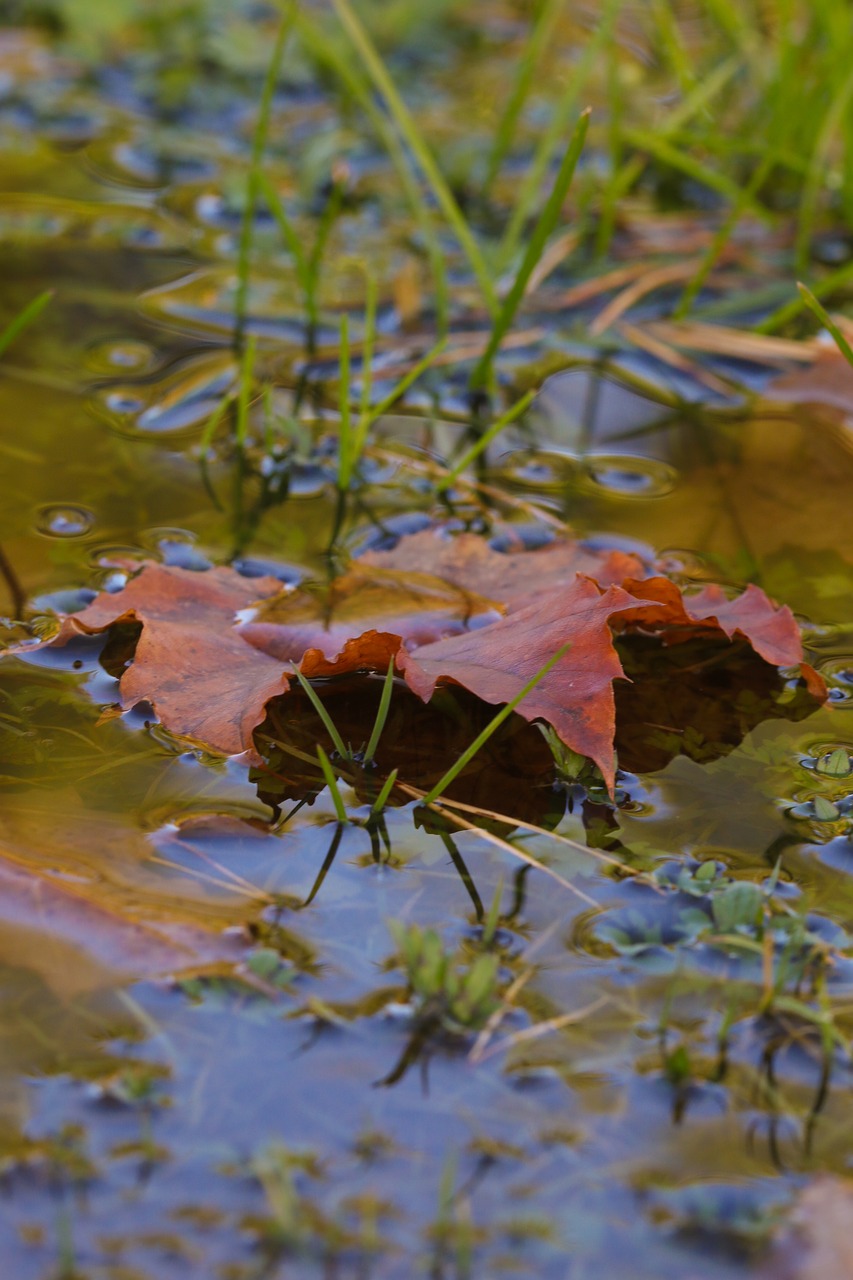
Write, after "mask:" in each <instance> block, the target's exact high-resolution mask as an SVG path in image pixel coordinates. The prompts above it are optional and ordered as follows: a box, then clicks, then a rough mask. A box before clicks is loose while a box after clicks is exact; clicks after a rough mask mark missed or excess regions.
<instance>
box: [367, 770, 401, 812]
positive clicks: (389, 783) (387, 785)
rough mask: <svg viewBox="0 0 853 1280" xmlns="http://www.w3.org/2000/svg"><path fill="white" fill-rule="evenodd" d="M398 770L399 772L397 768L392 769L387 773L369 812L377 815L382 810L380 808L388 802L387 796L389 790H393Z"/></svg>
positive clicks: (389, 792)
mask: <svg viewBox="0 0 853 1280" xmlns="http://www.w3.org/2000/svg"><path fill="white" fill-rule="evenodd" d="M398 772H399V770H398V769H392V770H391V772H390V773H389V774H388V777H387V778H386V779H385V781H384V782H383V784H382V790H381V791H380V792H379V795H378V796H377V797H376V799H375V800H374V801H373V808H372V809H371V810H370V812H371V814H373V815H375V816H378V815H379V814H380V813H381V812H382V810H383V809H384V808H385V806H386V804H387V803H388V797H389V796H390V794H391V792H392V791H393V790H394V787H395V785H396V783H397V774H398Z"/></svg>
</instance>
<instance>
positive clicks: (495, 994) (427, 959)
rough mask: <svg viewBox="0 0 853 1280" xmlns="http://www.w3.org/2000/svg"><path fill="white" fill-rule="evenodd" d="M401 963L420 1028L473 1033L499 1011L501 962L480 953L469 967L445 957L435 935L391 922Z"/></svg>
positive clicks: (490, 954)
mask: <svg viewBox="0 0 853 1280" xmlns="http://www.w3.org/2000/svg"><path fill="white" fill-rule="evenodd" d="M388 928H389V929H390V930H391V934H392V936H393V938H394V941H395V943H396V944H397V954H398V958H399V963H400V965H401V966H402V968H403V969H404V971H405V973H406V978H407V981H408V985H409V988H410V990H411V993H412V997H413V999H414V1003H415V1007H416V1013H415V1016H416V1018H417V1019H418V1020H419V1021H421V1022H426V1021H430V1022H438V1023H440V1024H441V1025H442V1026H443V1027H444V1028H445V1029H446V1030H448V1031H456V1032H459V1031H465V1032H467V1031H476V1030H479V1028H481V1027H483V1026H484V1025H485V1023H486V1022H487V1021H488V1019H489V1018H490V1017H491V1015H492V1014H493V1013H494V1012H495V1010H496V1009H497V1008H498V1007H499V1005H500V996H499V985H500V958H499V957H498V956H497V955H495V954H494V953H492V952H481V953H480V954H479V955H477V956H475V958H474V959H473V960H472V961H471V962H470V964H468V965H462V964H460V962H459V960H458V958H457V957H456V956H454V955H453V954H451V953H449V952H447V951H445V949H444V947H443V945H442V941H441V938H440V937H439V935H438V934H437V933H436V932H435V930H434V929H421V928H419V926H418V925H416V924H410V925H405V924H403V923H401V922H400V921H398V920H389V922H388Z"/></svg>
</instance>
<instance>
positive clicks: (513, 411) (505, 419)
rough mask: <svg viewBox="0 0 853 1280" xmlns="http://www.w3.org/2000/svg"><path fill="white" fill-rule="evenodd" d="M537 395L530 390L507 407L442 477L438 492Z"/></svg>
mask: <svg viewBox="0 0 853 1280" xmlns="http://www.w3.org/2000/svg"><path fill="white" fill-rule="evenodd" d="M535 396H536V391H535V389H534V390H532V391H528V392H527V393H526V394H525V395H523V396H522V397H521V399H520V400H518V401H517V402H516V403H515V404H514V405H513V406H512V407H511V408H510V409H507V411H506V413H504V414H502V415H501V417H500V418H498V420H497V422H493V423H492V425H491V426H490V427H489V429H488V431H485V432H484V433H483V434H482V435H481V436H480V439H479V440H477V441H476V442H475V443H474V444H472V446H471V448H470V449H468V450H467V452H466V453H464V454H463V455H462V457H461V458H460V459H459V461H458V462H457V463H455V464H454V465H453V466H452V467H451V469H450V470H449V471H448V473H447V475H446V476H442V477H441V479H440V480H439V481H438V483H437V484H436V486H435V487H436V490H437V492H438V493H443V492H444V490H445V489H447V488H448V487H449V486H450V485H452V484H453V483H454V481H455V480H456V479H457V478H458V477H459V476H460V475H461V474H462V472H463V471H467V469H468V467H470V465H471V463H472V462H474V461H475V460H476V459H477V458H478V457H479V456H480V454H481V453H483V452H484V451H485V450H486V449H488V447H489V445H490V444H491V443H492V441H493V440H494V439H496V437H497V436H499V435H500V433H501V432H502V431H503V429H504V427H508V426H509V424H510V423H511V422H515V420H516V418H520V417H521V415H522V414H523V413H524V411H525V409H526V408H527V407H528V405H529V404H530V402H531V401H532V400H533V399H534V398H535Z"/></svg>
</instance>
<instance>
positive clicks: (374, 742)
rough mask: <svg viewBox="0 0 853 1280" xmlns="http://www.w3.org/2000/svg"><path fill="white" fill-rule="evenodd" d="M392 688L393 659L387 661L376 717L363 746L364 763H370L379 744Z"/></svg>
mask: <svg viewBox="0 0 853 1280" xmlns="http://www.w3.org/2000/svg"><path fill="white" fill-rule="evenodd" d="M393 690H394V659H393V658H392V659H391V661H390V662H389V663H388V671H387V672H386V675H385V683H384V684H383V686H382V696H381V698H380V699H379V706H378V707H377V709H376V719H375V720H374V722H373V730H372V732H371V734H370V739H369V741H368V743H367V746H366V747H365V751H364V760H365V763H366V764H370V762H371V761H372V760H373V757H374V756H375V755H376V748H377V747H378V746H379V739H380V738H381V737H382V730H383V729H384V728H385V721H386V720H387V719H388V709H389V707H390V706H391V694H392V693H393Z"/></svg>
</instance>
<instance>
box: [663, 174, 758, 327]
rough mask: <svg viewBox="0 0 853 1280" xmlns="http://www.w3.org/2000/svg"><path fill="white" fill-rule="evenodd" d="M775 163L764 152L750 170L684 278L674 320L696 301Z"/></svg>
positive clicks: (682, 316) (682, 317)
mask: <svg viewBox="0 0 853 1280" xmlns="http://www.w3.org/2000/svg"><path fill="white" fill-rule="evenodd" d="M775 163H776V160H775V156H773V155H768V156H765V157H764V159H763V160H762V162H761V164H760V165H759V166H758V168H757V169H756V171H755V173H754V174H753V176H752V179H751V180H750V182H749V185H748V186H747V187H744V189H743V191H742V192H741V196H740V199H739V200H736V201H735V203H734V204H733V205H732V207H731V209H730V210H729V213H728V215H727V216H726V218H725V219H724V221H723V222H722V223H721V225H720V226H719V228H718V229H717V232H716V234H715V235H714V238H713V240H712V241H711V243H710V245H709V246H708V250H707V252H706V254H705V256H704V258H703V259H702V261H701V263H700V264H699V268H698V270H697V272H696V274H695V275H694V276H693V278H692V279H691V280H689V281H688V282H687V284H686V286H685V288H684V292H683V293H682V295H681V298H680V299H679V302H678V306H677V307H676V308H675V310H674V311H673V313H672V318H673V320H683V319H684V317H685V316H686V315H687V314H688V313H689V311H690V308H691V307H692V306H693V303H694V302H695V301H696V298H697V296H698V294H699V292H700V290H701V289H702V286H703V285H704V283H705V281H706V280H707V279H708V276H709V275H710V274H711V272H712V271H713V269H714V267H715V265H716V263H717V262H718V260H719V258H720V254H721V253H722V252H723V250H724V249H725V247H726V245H727V244H728V242H729V240H730V239H731V236H732V232H733V231H734V229H735V227H736V226H737V224H738V221H739V220H740V218H741V217H742V215H743V211H744V209H745V208H746V206H747V205H748V204H749V203H751V201H752V200H753V198H754V196H755V195H756V193H757V192H758V191H760V190H761V187H762V185H763V183H764V181H765V179H766V177H767V175H768V173H769V172H770V170H771V169H772V168H773V165H774V164H775Z"/></svg>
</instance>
